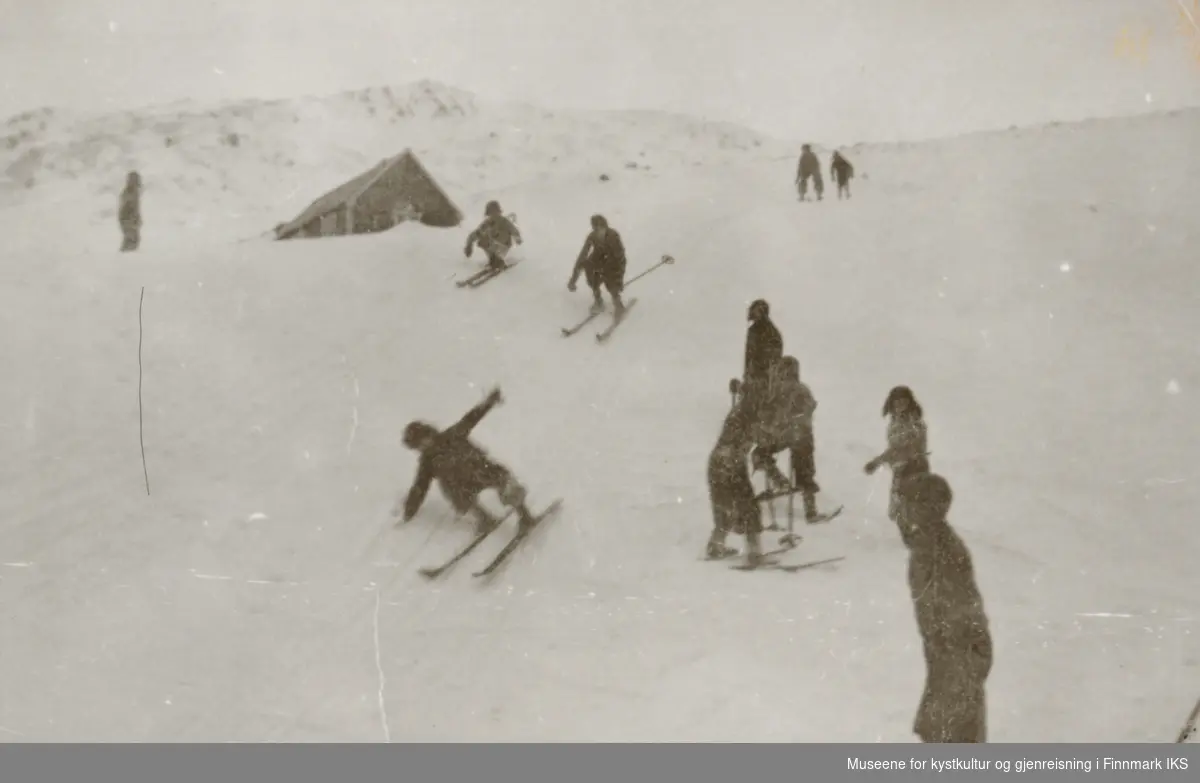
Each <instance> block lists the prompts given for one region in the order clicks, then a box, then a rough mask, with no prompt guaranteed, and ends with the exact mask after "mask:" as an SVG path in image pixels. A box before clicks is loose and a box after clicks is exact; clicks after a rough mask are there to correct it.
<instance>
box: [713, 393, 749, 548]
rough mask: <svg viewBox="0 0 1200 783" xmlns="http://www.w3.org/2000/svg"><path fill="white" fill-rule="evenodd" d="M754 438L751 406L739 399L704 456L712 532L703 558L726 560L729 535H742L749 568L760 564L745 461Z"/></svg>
mask: <svg viewBox="0 0 1200 783" xmlns="http://www.w3.org/2000/svg"><path fill="white" fill-rule="evenodd" d="M753 439H754V417H753V414H752V410H751V407H750V406H749V405H747V404H746V402H745V401H744V400H739V401H738V402H736V403H735V404H734V406H733V409H732V410H731V411H730V412H729V414H728V415H727V416H726V417H725V423H724V425H723V426H722V428H721V434H720V436H719V437H718V438H717V444H716V446H714V447H713V450H712V452H711V453H710V454H709V457H708V497H709V500H710V502H711V504H712V512H713V531H712V536H711V537H710V538H709V539H708V547H707V550H706V556H707V557H709V558H712V559H719V558H723V557H728V556H729V555H732V554H733V553H734V550H733V549H732V548H730V547H728V546H727V545H726V544H725V539H726V538H727V537H728V536H729V534H730V533H733V534H734V535H739V534H741V535H745V536H746V555H747V563H748V564H749V565H752V566H753V565H758V564H759V563H761V562H762V542H761V536H762V512H761V510H760V509H759V507H758V502H757V501H756V500H755V499H754V485H753V484H752V483H751V482H750V466H749V464H748V462H747V457H748V456H749V452H750V447H751V446H752V445H753Z"/></svg>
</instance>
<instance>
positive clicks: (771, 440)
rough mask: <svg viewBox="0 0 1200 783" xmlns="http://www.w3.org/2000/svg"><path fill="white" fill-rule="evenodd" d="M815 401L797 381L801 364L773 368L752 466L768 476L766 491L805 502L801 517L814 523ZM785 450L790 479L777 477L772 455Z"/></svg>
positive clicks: (789, 360) (792, 360)
mask: <svg viewBox="0 0 1200 783" xmlns="http://www.w3.org/2000/svg"><path fill="white" fill-rule="evenodd" d="M816 410H817V401H816V398H814V397H813V393H812V390H811V389H809V387H808V385H807V384H805V383H804V382H803V381H801V380H800V362H799V361H798V360H797V359H796V357H794V356H784V357H783V358H782V359H780V360H779V361H778V362H776V364H775V367H774V368H773V378H772V381H771V386H770V392H769V397H768V399H767V401H766V403H765V404H764V405H763V407H762V415H761V416H760V418H759V421H758V432H757V434H756V436H755V441H756V446H755V449H754V452H753V454H752V464H753V466H754V469H755V470H756V471H758V470H762V471H765V472H766V474H767V481H768V489H771V490H776V491H778V490H781V489H785V488H791V489H793V490H799V491H800V494H801V497H802V498H803V500H804V517H805V519H806V520H807V521H808V522H814V521H816V519H817V517H818V514H817V498H816V496H817V493H818V492H820V491H821V487H820V485H818V484H817V481H816V472H817V466H816V441H815V439H814V437H813V413H814V412H815V411H816ZM784 450H787V451H788V452H789V455H790V459H791V476H790V477H785V476H784V475H783V474H781V473H780V471H779V468H778V466H777V465H776V463H775V455H776V454H777V453H779V452H780V451H784Z"/></svg>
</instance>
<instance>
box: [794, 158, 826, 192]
mask: <svg viewBox="0 0 1200 783" xmlns="http://www.w3.org/2000/svg"><path fill="white" fill-rule="evenodd" d="M809 179H811V180H812V181H813V188H814V189H815V190H816V191H817V201H820V200H822V198H823V195H822V194H824V193H825V183H824V181H823V180H822V179H821V161H820V160H818V159H817V154H816V153H815V152H813V151H812V145H811V144H805V145H803V146H802V147H801V148H800V165H799V167H798V168H797V169H796V184H797V185H798V186H799V187H800V200H801V201H805V200H806V199H807V194H808V181H809Z"/></svg>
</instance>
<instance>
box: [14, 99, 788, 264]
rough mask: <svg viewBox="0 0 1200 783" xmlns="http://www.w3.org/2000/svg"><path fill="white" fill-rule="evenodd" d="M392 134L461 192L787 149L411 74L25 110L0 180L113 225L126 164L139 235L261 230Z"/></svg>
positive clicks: (390, 149) (735, 130)
mask: <svg viewBox="0 0 1200 783" xmlns="http://www.w3.org/2000/svg"><path fill="white" fill-rule="evenodd" d="M405 147H411V148H413V149H414V151H415V152H416V153H417V155H418V156H419V157H420V158H421V160H422V161H423V162H425V163H426V165H427V166H428V167H429V168H430V169H431V171H432V172H433V174H434V176H435V177H436V178H437V179H438V180H439V182H441V184H442V185H443V186H444V187H446V188H447V189H448V191H449V192H450V195H451V197H452V198H454V199H456V200H458V201H461V202H470V201H472V199H473V198H475V197H476V196H477V194H480V193H481V192H483V191H497V190H503V189H504V188H509V187H512V186H520V185H530V184H533V183H534V182H536V181H539V180H545V179H547V178H551V177H555V176H560V175H567V174H582V175H589V176H592V177H597V176H599V175H600V174H601V173H608V174H610V175H615V174H617V173H618V172H620V173H624V174H627V175H631V176H633V175H636V176H639V177H641V178H650V177H655V176H658V175H659V174H658V170H659V169H663V168H673V167H678V166H679V165H701V164H711V163H712V162H714V161H715V160H718V159H721V158H723V157H724V158H728V157H730V156H735V155H736V156H746V155H750V154H757V155H760V156H761V155H763V154H779V152H780V151H781V150H783V151H786V152H787V153H789V154H790V152H791V149H790V148H788V147H783V146H781V145H780V144H779V142H774V141H771V140H769V139H767V138H766V137H763V136H761V135H759V134H757V133H754V132H753V131H749V130H746V129H743V128H739V127H736V126H731V125H724V124H720V123H707V122H701V121H698V120H696V119H694V118H689V117H680V116H674V115H669V114H664V113H656V112H550V111H546V110H542V109H539V108H536V107H532V106H525V105H521V104H508V103H495V102H488V101H486V100H482V99H480V98H477V97H476V96H474V95H472V94H470V93H468V92H465V91H463V90H459V89H456V88H453V87H449V86H446V85H442V84H438V83H436V82H429V81H423V82H418V83H415V84H409V85H401V86H397V87H381V88H375V89H366V90H360V91H356V92H348V93H343V94H339V95H333V96H324V97H312V98H300V99H292V100H274V101H241V102H233V103H228V104H225V105H219V106H194V105H191V104H189V103H188V102H180V103H178V104H172V105H169V106H161V107H150V108H147V109H143V110H139V111H131V112H125V113H118V114H102V115H88V116H80V115H73V114H71V113H62V112H57V111H54V110H48V109H47V110H41V111H35V112H27V113H24V114H21V115H18V116H16V117H13V118H11V119H10V120H9V121H8V123H7V126H6V127H4V128H2V129H0V191H7V193H6V200H7V201H8V202H9V203H13V202H19V203H23V204H26V205H29V204H34V205H39V206H43V207H45V206H49V208H51V209H53V210H54V213H55V214H56V215H57V216H60V217H62V216H69V219H70V220H71V221H72V222H73V224H77V225H79V226H91V225H92V224H97V223H98V224H99V225H100V226H102V230H103V231H104V232H106V233H111V232H112V227H111V225H110V224H112V223H114V222H115V219H114V217H113V216H114V214H115V210H116V197H117V193H118V191H119V190H120V188H121V186H122V185H123V184H124V178H125V173H126V172H127V171H129V170H131V169H135V168H136V169H139V170H140V171H141V172H142V174H143V177H144V179H145V183H146V190H145V194H146V195H145V214H146V235H147V241H148V242H154V243H157V244H159V245H160V246H161V244H163V243H173V244H174V243H179V242H180V241H181V237H186V240H184V241H186V242H188V243H190V242H194V241H197V237H196V234H197V233H198V234H200V235H201V237H202V241H204V240H212V239H213V238H214V237H222V238H229V237H233V236H249V235H255V234H258V233H261V232H262V231H264V230H266V229H269V228H270V227H271V226H273V225H275V224H276V223H278V222H280V221H284V220H287V219H290V218H291V217H294V216H295V214H297V213H298V212H299V211H300V210H301V209H303V208H304V207H305V206H307V205H308V203H309V202H311V201H312V200H313V199H315V198H316V197H317V196H319V195H321V194H323V193H325V192H327V191H328V190H330V189H332V188H333V187H335V186H337V185H339V184H341V183H342V182H345V181H346V180H348V179H350V178H351V177H353V176H355V175H356V174H359V173H361V172H362V171H364V170H366V169H368V168H370V167H371V166H373V165H375V164H376V163H378V162H379V161H380V160H381V159H383V158H385V157H391V156H392V155H395V154H396V153H398V152H400V150H402V149H404V148H405ZM631 167H636V168H631ZM531 177H532V178H533V179H532V181H531ZM3 203H4V201H0V204H3ZM67 205H69V206H67ZM472 211H474V210H472ZM187 228H191V229H195V231H192V232H187V231H181V229H187ZM239 232H240V233H239ZM74 239H76V240H78V239H79V237H78V236H76V237H74ZM88 239H89V241H90V239H91V237H90V236H89V237H88Z"/></svg>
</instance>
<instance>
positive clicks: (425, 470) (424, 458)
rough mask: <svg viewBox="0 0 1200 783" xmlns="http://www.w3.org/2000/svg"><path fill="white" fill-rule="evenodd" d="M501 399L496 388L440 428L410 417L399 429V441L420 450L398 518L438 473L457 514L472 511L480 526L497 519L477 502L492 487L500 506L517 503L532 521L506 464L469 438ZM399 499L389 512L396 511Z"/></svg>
mask: <svg viewBox="0 0 1200 783" xmlns="http://www.w3.org/2000/svg"><path fill="white" fill-rule="evenodd" d="M502 400H503V397H502V396H501V394H500V390H499V389H495V390H493V391H492V392H491V394H489V395H488V397H487V399H486V400H484V401H483V402H481V403H480V404H478V405H476V406H475V407H474V408H472V409H471V410H469V411H468V412H467V413H466V415H464V416H463V417H462V418H461V419H460V420H459V421H458V422H457V423H456V424H454V426H452V427H450V428H449V429H446V430H441V431H439V430H438V429H437V428H436V427H434V426H433V425H431V424H427V423H425V422H421V421H414V422H412V423H411V424H409V425H408V426H407V427H405V429H404V445H405V446H407V447H408V448H410V449H415V450H417V451H419V452H420V453H421V457H420V462H419V464H418V466H417V474H416V477H415V478H414V479H413V483H412V487H411V488H410V489H409V491H408V495H407V497H406V499H405V500H404V505H403V521H404V522H408V521H410V520H411V519H412V518H413V517H414V516H415V515H416V513H417V511H419V510H420V508H421V504H422V503H424V502H425V495H426V494H427V493H428V492H429V486H430V484H431V483H432V482H433V481H434V479H437V482H438V484H439V485H440V486H441V489H442V494H443V495H445V497H446V499H447V500H448V501H450V505H451V506H453V507H454V510H455V511H457V512H458V513H459V514H460V515H462V514H466V513H467V512H468V511H474V512H475V515H476V519H477V523H478V527H479V530H480V532H482V531H483V530H486V529H490V528H491V527H494V526H495V525H497V524H498V520H496V519H495V518H494V517H492V515H491V514H489V513H488V512H487V511H486V510H484V509H483V507H482V506H480V505H479V495H480V494H481V493H482V492H484V491H485V490H488V489H493V490H495V491H496V492H497V494H498V495H499V496H500V501H501V502H502V503H504V505H505V506H508V507H510V508H513V509H516V511H517V513H518V516H519V519H520V524H521V525H522V526H527V525H532V524H533V517H532V516H531V515H530V513H529V509H528V508H526V506H525V495H526V493H525V488H524V487H522V486H521V485H520V483H518V482H517V480H516V479H515V478H514V477H513V475H512V473H511V472H509V470H508V469H507V468H505V467H504V466H503V465H500V464H499V463H497V462H495V461H493V460H492V459H491V457H489V456H488V455H487V453H486V452H484V451H483V449H481V448H479V447H478V446H476V445H475V444H474V443H472V442H471V441H470V439H469V437H468V436H469V435H470V434H471V430H472V429H474V428H475V426H476V425H477V424H479V422H480V421H482V420H483V417H484V416H486V415H487V414H488V412H489V411H490V410H491V409H492V408H493V407H495V406H496V405H497V404H498V403H500V402H501V401H502ZM400 510H401V509H400V508H399V504H397V508H396V509H394V511H393V513H394V514H395V513H396V512H398V511H400Z"/></svg>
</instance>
